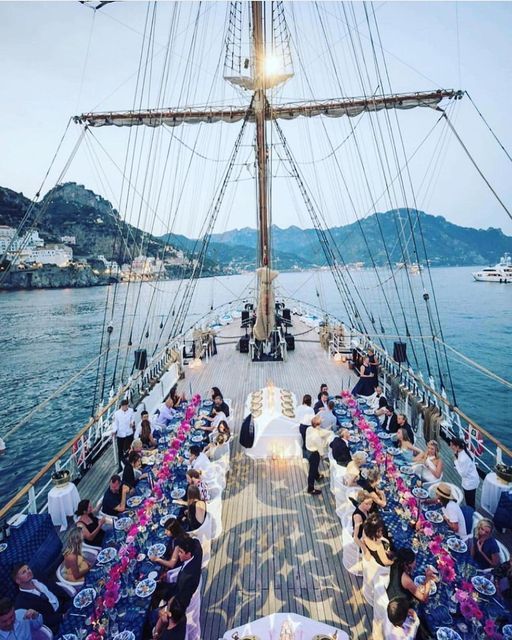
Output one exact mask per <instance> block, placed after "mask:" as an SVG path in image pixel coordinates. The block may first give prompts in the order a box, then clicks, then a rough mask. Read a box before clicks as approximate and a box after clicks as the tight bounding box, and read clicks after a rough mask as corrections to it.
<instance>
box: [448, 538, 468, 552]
mask: <svg viewBox="0 0 512 640" xmlns="http://www.w3.org/2000/svg"><path fill="white" fill-rule="evenodd" d="M446 546H447V547H448V549H450V551H455V552H456V553H465V552H466V551H467V550H468V545H467V544H466V543H465V542H464V540H461V539H460V538H457V537H456V536H452V537H451V538H448V539H447V541H446Z"/></svg>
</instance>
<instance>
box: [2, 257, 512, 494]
mask: <svg viewBox="0 0 512 640" xmlns="http://www.w3.org/2000/svg"><path fill="white" fill-rule="evenodd" d="M471 271H472V269H471V268H466V267H464V268H438V269H433V270H432V277H433V280H434V285H435V289H436V292H437V303H438V306H439V313H440V316H441V319H442V324H443V329H444V337H445V340H446V342H447V343H448V344H450V345H451V346H453V347H454V348H455V349H457V350H459V351H461V352H463V353H464V354H465V355H466V356H467V357H469V358H472V359H474V360H476V361H477V362H479V363H480V364H481V365H483V366H485V367H486V368H488V369H490V370H491V371H493V372H495V373H496V374H497V375H499V376H501V377H503V378H505V379H508V380H511V379H512V375H511V374H510V369H511V367H510V360H511V354H512V285H498V284H487V283H476V282H473V280H472V277H471ZM351 275H352V278H353V283H351V287H353V288H357V290H358V291H359V294H360V295H361V298H362V299H363V300H364V301H365V304H366V305H367V306H368V307H369V308H370V309H371V311H372V313H373V314H374V317H375V318H376V321H377V326H380V324H381V323H382V325H383V328H384V329H385V330H386V333H387V334H388V335H392V334H394V331H395V330H394V328H393V326H392V324H391V323H390V322H388V320H387V318H389V311H388V309H387V307H386V304H385V303H384V302H383V300H382V296H381V295H380V290H381V289H382V288H385V289H386V290H387V291H388V296H389V299H390V305H391V308H392V309H393V310H394V313H395V316H396V318H397V324H398V325H400V324H401V316H402V310H401V309H400V307H399V305H398V302H397V300H398V295H397V291H398V294H399V296H400V297H401V298H402V299H406V298H407V297H408V288H409V283H408V281H407V279H406V278H405V276H404V275H402V276H401V277H400V278H399V281H397V283H396V285H395V283H394V282H392V281H390V280H389V279H386V277H385V275H384V276H382V277H381V278H382V279H381V282H377V281H376V279H375V276H374V274H373V273H370V272H369V271H366V270H361V271H355V272H352V274H351ZM419 278H420V277H419V276H417V275H416V276H411V282H412V285H411V286H413V287H414V288H416V289H417V288H419V287H420V288H421V283H420V280H419ZM278 282H279V290H280V291H281V293H283V294H285V295H286V296H290V297H295V298H298V299H300V300H304V301H305V302H309V303H313V304H316V305H318V306H320V307H321V308H323V309H326V310H328V311H330V312H331V313H333V314H335V315H338V316H339V317H343V316H344V305H343V303H342V301H341V300H340V297H339V294H338V292H337V290H336V288H335V286H334V284H333V280H332V277H331V275H330V274H329V273H327V272H303V273H283V274H281V275H280V276H279V279H278ZM126 286H127V285H121V286H120V287H119V288H118V299H117V307H118V308H119V309H121V308H122V306H123V305H124V292H125V287H126ZM177 286H178V283H176V282H164V283H145V284H144V285H143V286H142V288H139V286H138V285H135V286H134V285H131V290H129V296H128V303H127V306H126V310H125V322H124V325H123V327H124V333H123V334H122V335H121V344H124V343H125V342H126V341H127V336H128V335H129V333H131V334H132V342H133V344H134V346H137V344H138V343H139V341H142V342H143V343H149V344H148V346H149V345H152V344H154V341H155V339H156V337H157V336H158V335H160V333H161V329H160V324H161V323H163V322H164V321H165V317H166V315H167V312H168V309H169V307H170V304H171V303H172V300H173V294H174V292H175V291H176V288H177ZM254 286H255V281H254V277H253V276H249V275H240V276H231V277H222V278H208V279H203V280H200V281H199V282H198V285H197V291H196V297H195V300H196V301H195V303H193V306H192V308H191V313H190V316H189V321H194V320H196V319H197V318H199V317H200V316H201V315H203V313H205V312H206V311H208V310H209V309H210V307H211V306H214V307H216V306H217V305H220V304H222V303H224V302H228V301H231V300H235V299H238V298H243V297H244V296H247V295H249V294H250V293H251V290H253V289H254ZM112 292H113V289H112V288H110V295H111V294H112ZM106 295H107V288H105V287H99V288H91V289H66V290H53V291H52V290H48V291H21V292H12V293H2V294H0V343H1V345H2V368H3V374H4V375H3V380H4V384H3V385H2V396H3V397H2V402H1V403H0V435H2V436H4V435H5V434H6V433H7V432H8V430H9V429H10V428H11V427H12V426H13V425H14V424H15V423H16V422H17V421H18V420H19V419H21V418H22V417H23V416H25V415H26V414H27V413H28V412H29V411H30V410H31V409H32V408H33V407H35V406H36V405H37V404H38V403H40V402H42V401H43V400H44V399H45V398H47V397H49V396H51V395H52V394H53V393H54V392H55V390H56V389H58V388H59V387H60V386H61V385H64V384H66V383H68V382H69V381H70V380H71V378H72V377H73V376H74V375H75V373H77V372H78V371H79V370H81V369H82V368H83V367H85V366H86V365H87V364H88V363H89V362H90V361H91V360H92V359H93V358H94V357H95V356H97V354H98V352H99V345H100V339H101V333H102V326H103V319H104V314H105V299H106ZM421 304H423V303H422V302H421V295H420V309H419V310H418V313H419V315H420V317H421V318H424V317H425V313H426V310H425V309H424V308H422V307H421ZM135 307H137V308H142V309H144V308H149V307H151V308H152V309H154V310H155V311H156V318H155V320H154V321H152V322H149V321H148V322H143V323H142V324H141V323H140V321H139V319H138V315H137V316H136V314H134V308H135ZM403 312H404V314H405V315H406V317H407V321H408V324H409V330H410V333H411V334H412V335H417V334H418V333H419V329H418V328H417V324H416V319H415V309H414V305H413V304H412V303H406V304H404V311H403ZM427 326H428V325H426V324H425V325H424V328H423V333H424V334H425V333H428V329H427V328H426V327H427ZM120 330H121V326H120V322H119V321H118V320H114V330H113V334H112V347H113V348H115V346H116V345H117V343H118V340H119V333H120ZM146 333H149V336H148V338H146V337H145V336H146ZM164 334H165V327H164ZM415 350H416V351H417V356H418V359H419V360H420V361H421V360H422V358H423V348H422V346H421V342H420V341H418V342H417V344H416V349H415ZM408 355H409V356H410V357H411V358H412V353H411V350H410V349H409V352H408ZM427 355H429V359H430V360H431V361H432V365H433V368H435V358H434V353H433V351H432V346H431V344H428V346H427ZM131 364H132V363H131V361H130V362H124V361H123V360H122V359H119V360H118V362H117V371H118V372H121V371H122V370H123V368H124V369H125V370H127V369H128V370H129V369H130V367H131ZM113 366H114V360H112V361H111V363H110V367H109V372H108V375H107V378H106V381H107V383H109V382H110V381H111V376H112V368H113ZM451 371H452V377H453V383H454V386H455V391H456V396H457V403H458V405H459V406H460V407H461V408H462V409H463V410H464V411H465V412H466V413H467V414H468V415H470V416H472V417H473V418H474V419H475V420H476V421H477V422H478V423H479V424H481V425H482V426H483V427H485V428H486V429H487V430H489V431H490V432H491V433H493V434H495V435H496V436H497V437H498V438H500V439H501V440H502V441H503V442H504V443H506V444H507V445H508V446H509V447H512V434H511V430H510V426H509V425H510V416H511V411H512V402H511V400H512V392H511V391H510V390H507V389H506V388H505V387H503V386H502V385H500V384H499V383H498V382H496V381H494V380H492V379H490V378H488V377H486V376H484V375H481V374H477V373H476V372H475V371H474V370H473V369H472V368H471V367H469V366H468V365H467V363H465V362H463V361H462V360H458V361H453V362H452V364H451ZM96 374H97V371H96V367H91V368H90V369H89V370H88V371H86V372H85V374H84V375H83V376H82V377H80V379H79V380H78V381H77V382H76V383H73V384H70V386H69V388H68V389H67V390H66V392H65V393H62V394H58V395H56V397H54V398H53V399H51V401H50V402H49V403H48V405H47V407H46V409H45V410H44V411H43V412H42V413H41V414H39V415H38V416H36V417H34V418H33V419H31V420H30V421H29V422H28V423H27V424H26V425H25V426H23V427H22V428H21V429H20V430H19V431H17V432H16V434H14V435H13V436H12V437H10V438H8V440H7V445H8V450H7V453H6V454H5V455H3V456H2V457H1V458H0V477H1V479H2V480H1V484H2V491H1V495H2V502H4V500H6V499H7V498H8V497H9V496H11V495H13V494H14V492H15V490H16V489H17V488H19V487H20V486H21V485H22V484H23V483H25V482H26V481H27V480H28V479H29V478H30V477H31V476H32V475H33V474H34V473H36V472H37V471H38V470H39V468H40V467H41V466H42V465H43V464H44V463H45V462H47V460H49V459H50V457H51V456H52V455H53V454H54V453H55V452H56V451H58V449H59V448H60V447H61V446H62V445H63V444H64V443H65V442H66V441H67V440H68V439H69V438H70V437H71V436H72V435H73V434H74V433H76V432H77V431H78V429H79V428H80V426H82V424H83V423H84V422H85V421H86V420H87V419H88V417H89V416H90V414H91V406H92V389H93V387H94V380H95V378H96ZM198 391H199V392H202V393H204V392H205V391H206V390H204V389H200V390H198ZM312 391H314V390H312Z"/></svg>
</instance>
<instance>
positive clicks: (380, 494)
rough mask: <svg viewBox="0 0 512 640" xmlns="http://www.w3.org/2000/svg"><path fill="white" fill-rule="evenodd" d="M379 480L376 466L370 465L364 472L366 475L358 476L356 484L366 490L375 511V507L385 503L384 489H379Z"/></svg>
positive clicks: (382, 505)
mask: <svg viewBox="0 0 512 640" xmlns="http://www.w3.org/2000/svg"><path fill="white" fill-rule="evenodd" d="M380 481H381V475H380V471H379V469H378V467H372V468H371V469H369V470H368V472H367V473H366V477H364V476H360V477H359V480H358V481H357V484H358V485H359V486H360V487H361V488H362V489H364V490H365V491H367V492H368V494H369V496H370V497H371V499H372V500H373V503H374V505H373V510H374V511H376V510H377V507H382V508H384V507H385V506H386V504H387V500H386V495H385V494H384V491H382V490H381V489H379V484H380Z"/></svg>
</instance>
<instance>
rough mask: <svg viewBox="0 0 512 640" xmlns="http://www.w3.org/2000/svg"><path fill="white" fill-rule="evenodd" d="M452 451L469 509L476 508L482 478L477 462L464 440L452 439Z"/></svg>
mask: <svg viewBox="0 0 512 640" xmlns="http://www.w3.org/2000/svg"><path fill="white" fill-rule="evenodd" d="M450 449H451V450H452V451H453V456H454V464H455V468H456V469H457V473H458V474H459V476H460V480H461V484H462V490H463V491H464V500H465V501H466V504H467V505H468V507H473V509H475V508H476V506H475V505H476V490H477V489H478V485H479V484H480V476H479V475H478V469H477V468H476V464H475V461H474V460H473V458H472V457H471V456H470V455H469V454H468V452H467V450H466V445H465V442H464V440H461V438H452V441H451V442H450Z"/></svg>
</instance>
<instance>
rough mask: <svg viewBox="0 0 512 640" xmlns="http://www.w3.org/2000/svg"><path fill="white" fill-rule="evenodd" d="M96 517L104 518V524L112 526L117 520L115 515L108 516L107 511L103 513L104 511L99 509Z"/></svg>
mask: <svg viewBox="0 0 512 640" xmlns="http://www.w3.org/2000/svg"><path fill="white" fill-rule="evenodd" d="M98 517H99V518H100V519H101V518H105V521H106V522H105V524H106V525H107V526H109V527H113V526H114V522H115V521H116V520H117V516H110V515H109V514H108V513H105V512H104V511H102V510H101V509H100V510H99V512H98Z"/></svg>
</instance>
